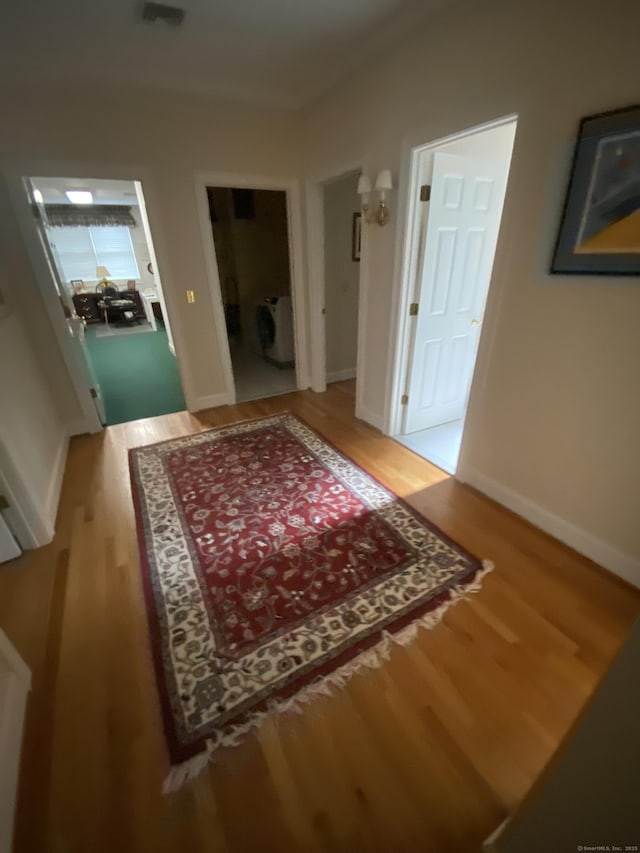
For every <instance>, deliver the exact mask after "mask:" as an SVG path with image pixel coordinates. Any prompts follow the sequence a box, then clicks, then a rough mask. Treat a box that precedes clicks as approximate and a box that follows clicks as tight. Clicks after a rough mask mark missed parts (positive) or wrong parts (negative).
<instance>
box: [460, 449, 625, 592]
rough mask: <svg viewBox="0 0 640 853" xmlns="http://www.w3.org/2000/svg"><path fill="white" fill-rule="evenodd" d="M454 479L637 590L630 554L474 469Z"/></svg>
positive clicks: (465, 469)
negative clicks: (474, 489) (476, 490)
mask: <svg viewBox="0 0 640 853" xmlns="http://www.w3.org/2000/svg"><path fill="white" fill-rule="evenodd" d="M456 477H457V479H459V480H460V481H461V482H463V483H468V484H469V485H470V486H474V488H476V489H478V491H480V492H482V493H483V494H485V495H488V496H489V497H490V498H493V500H495V501H497V502H498V503H500V504H502V505H503V506H505V507H507V509H510V510H511V511H512V512H515V513H516V514H517V515H520V516H522V518H525V519H526V520H527V521H530V522H531V524H535V526H536V527H539V528H540V529H541V530H544V531H545V533H549V534H550V535H551V536H553V537H555V538H556V539H559V540H560V541H561V542H564V543H565V545H569V547H571V548H573V549H574V550H576V551H578V552H579V553H580V554H584V556H585V557H588V558H589V559H590V560H593V561H594V562H595V563H598V565H600V566H603V568H605V569H608V570H609V571H610V572H613V573H614V574H616V575H618V576H619V577H621V578H623V579H624V580H626V581H628V582H629V583H631V584H633V585H634V586H637V587H640V560H637V559H636V558H635V557H632V556H631V555H630V554H625V553H624V552H623V551H619V550H618V549H617V548H614V547H613V546H612V545H609V544H608V543H606V542H603V541H602V540H601V539H598V538H597V537H596V536H593V534H591V533H589V532H588V531H586V530H583V529H582V528H580V527H577V526H576V525H575V524H572V523H571V522H570V521H566V520H565V519H564V518H560V516H558V515H555V514H554V513H552V512H549V510H546V509H544V508H543V507H541V506H539V505H538V504H536V503H534V502H533V501H531V500H529V498H525V497H524V496H523V495H520V494H518V493H517V492H514V491H513V489H510V488H509V487H508V486H504V485H503V484H502V483H499V482H498V481H497V480H493V479H492V478H491V477H487V476H486V474H483V473H482V472H481V471H477V470H476V469H475V468H471V467H469V466H465V467H464V470H460V468H459V469H458V473H457V474H456Z"/></svg>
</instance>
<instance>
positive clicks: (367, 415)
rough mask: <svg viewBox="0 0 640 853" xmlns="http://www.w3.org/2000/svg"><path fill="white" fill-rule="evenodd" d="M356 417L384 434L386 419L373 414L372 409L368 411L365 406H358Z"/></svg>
mask: <svg viewBox="0 0 640 853" xmlns="http://www.w3.org/2000/svg"><path fill="white" fill-rule="evenodd" d="M356 417H357V418H360V420H361V421H366V423H368V424H371V426H373V427H375V428H376V429H379V430H380V431H381V432H382V424H383V420H384V418H383V417H382V415H379V414H378V413H377V412H372V411H371V409H367V408H365V406H356Z"/></svg>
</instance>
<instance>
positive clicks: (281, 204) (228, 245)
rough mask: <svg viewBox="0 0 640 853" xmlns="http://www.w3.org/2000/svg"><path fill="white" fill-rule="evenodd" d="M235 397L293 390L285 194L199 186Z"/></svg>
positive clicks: (293, 338) (293, 346)
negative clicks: (213, 262) (203, 201)
mask: <svg viewBox="0 0 640 853" xmlns="http://www.w3.org/2000/svg"><path fill="white" fill-rule="evenodd" d="M204 189H205V192H206V200H207V214H208V220H209V223H210V226H209V236H208V242H209V244H211V241H212V240H213V249H214V261H215V266H216V272H217V279H218V282H219V288H220V297H221V300H222V307H223V312H224V327H225V335H226V339H227V343H228V353H229V359H230V366H231V373H232V379H233V386H234V391H235V400H236V402H245V401H248V400H257V399H262V398H264V397H273V396H276V395H279V394H286V393H288V392H290V391H294V390H295V389H296V388H297V387H298V383H297V378H296V363H297V359H296V335H295V313H294V294H293V287H292V258H291V248H290V239H289V213H288V197H287V191H286V190H283V189H263V188H253V187H241V186H236V187H234V186H221V185H213V184H210V183H207V184H206V185H205V187H204Z"/></svg>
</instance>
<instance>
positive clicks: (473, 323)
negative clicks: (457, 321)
mask: <svg viewBox="0 0 640 853" xmlns="http://www.w3.org/2000/svg"><path fill="white" fill-rule="evenodd" d="M471 325H472V326H479V325H480V320H478V318H477V317H474V318H473V320H472V321H471Z"/></svg>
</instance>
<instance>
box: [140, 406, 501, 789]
mask: <svg viewBox="0 0 640 853" xmlns="http://www.w3.org/2000/svg"><path fill="white" fill-rule="evenodd" d="M130 467H131V482H132V489H133V498H134V504H135V509H136V518H137V526H138V540H139V544H140V555H141V563H142V574H143V579H144V589H145V597H146V604H147V612H148V617H149V625H150V632H151V642H152V648H153V655H154V660H155V667H156V676H157V681H158V688H159V692H160V698H161V704H162V714H163V719H164V727H165V731H166V735H167V740H168V743H169V749H170V755H171V760H172V764H173V769H172V772H171V774H170V776H169V778H168V780H167V782H166V783H165V789H166V790H173V789H175V788H177V787H179V786H180V785H181V784H182V783H183V782H184V781H186V780H187V779H188V778H190V777H191V776H193V775H195V774H196V773H197V772H198V771H199V770H200V769H202V767H203V766H204V765H205V764H206V762H207V761H208V760H209V759H210V757H211V755H212V753H213V752H214V751H215V749H216V748H217V747H219V746H223V745H229V744H236V743H238V742H239V740H240V739H242V737H243V736H244V735H245V734H246V733H247V732H248V731H249V730H250V729H251V728H252V727H253V726H256V725H257V724H259V722H260V721H261V720H262V719H263V717H264V716H265V714H267V713H271V712H274V711H282V710H286V709H288V708H292V707H296V706H299V705H300V703H302V702H305V701H308V700H309V699H310V698H311V697H313V696H314V695H316V694H317V693H319V692H324V693H326V692H328V690H329V688H330V687H331V686H334V685H336V684H342V683H344V681H345V680H346V679H347V678H348V677H349V676H350V675H351V674H352V673H353V672H355V671H356V670H357V669H358V668H359V667H361V666H375V665H376V664H378V663H379V662H380V660H382V659H384V658H385V657H386V656H387V655H388V652H389V647H390V643H391V642H392V641H395V642H404V643H406V642H409V641H410V640H411V639H412V638H413V636H415V632H416V631H417V628H418V626H420V625H423V626H431V625H433V624H435V623H436V622H437V621H438V620H439V619H440V617H441V616H442V614H443V613H444V611H445V609H446V608H447V607H448V606H449V605H450V604H451V603H452V602H453V601H454V600H455V599H456V598H457V597H459V596H460V595H461V594H464V593H466V592H469V591H470V590H472V589H474V590H475V589H477V588H478V586H479V573H480V571H481V569H482V565H481V563H480V562H479V561H478V560H477V559H475V558H474V557H472V556H471V555H469V554H468V553H466V552H465V551H464V550H463V549H462V548H460V547H459V546H458V545H456V544H455V543H453V542H452V541H451V540H449V539H448V538H447V537H446V536H444V535H443V534H442V533H441V532H440V531H438V530H437V529H436V528H435V527H433V525H431V524H430V523H429V522H428V521H426V520H425V519H424V518H422V517H421V516H419V515H418V514H417V513H416V512H415V511H414V510H412V509H411V508H410V507H409V506H408V505H407V504H405V503H404V502H403V501H401V500H400V499H399V498H397V497H396V495H394V494H392V493H391V492H389V491H388V490H387V489H386V488H384V487H383V486H382V485H380V483H378V482H377V481H376V480H374V479H373V478H372V477H370V476H369V475H368V474H366V473H365V472H364V471H363V470H362V469H361V468H359V467H358V466H357V465H356V464H355V463H354V462H352V461H351V460H350V459H348V458H346V457H345V456H343V455H342V454H341V453H339V452H338V451H337V450H335V449H334V448H333V447H332V446H331V445H329V444H328V443H327V442H326V441H325V440H324V439H322V438H320V436H318V435H317V434H316V433H315V432H313V430H311V429H310V428H309V427H308V426H307V425H306V424H304V423H303V422H302V421H300V420H299V419H298V418H296V417H294V416H293V415H289V414H285V415H276V416H274V417H269V418H264V419H261V420H258V421H245V422H243V423H239V424H235V425H233V426H229V427H223V428H221V429H214V430H209V431H207V432H202V433H199V434H197V435H191V436H188V437H185V438H177V439H173V440H171V441H165V442H161V443H160V444H153V445H150V446H148V447H139V448H135V449H133V450H131V451H130ZM485 568H488V566H485Z"/></svg>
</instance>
